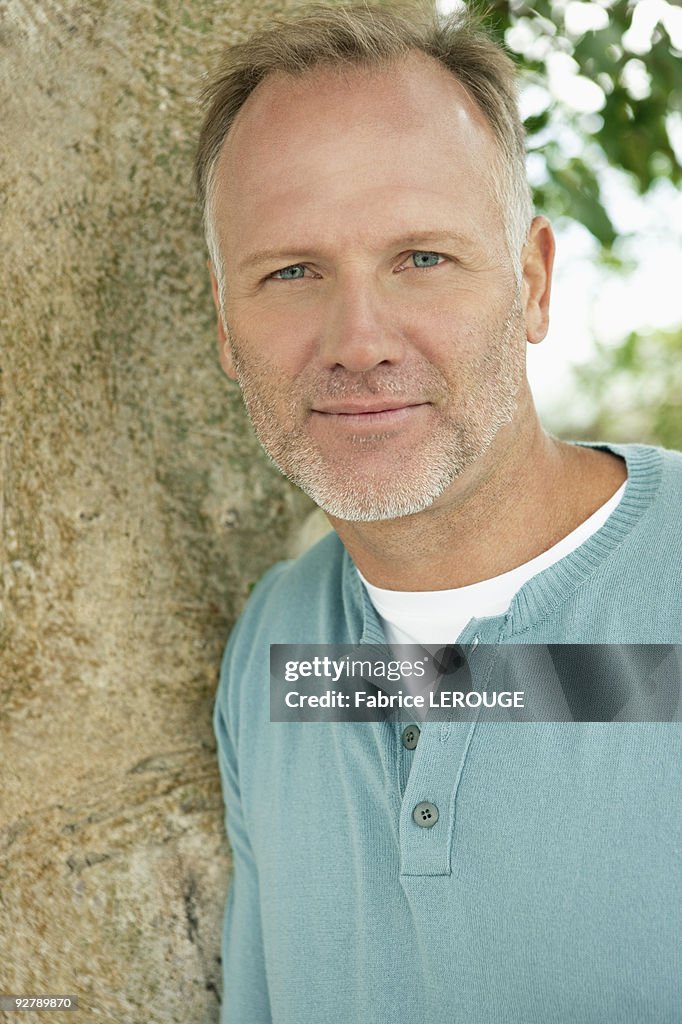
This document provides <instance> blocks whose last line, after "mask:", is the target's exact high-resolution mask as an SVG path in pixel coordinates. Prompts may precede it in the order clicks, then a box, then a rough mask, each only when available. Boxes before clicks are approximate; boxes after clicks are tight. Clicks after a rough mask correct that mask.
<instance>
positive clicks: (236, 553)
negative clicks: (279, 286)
mask: <svg viewBox="0 0 682 1024" xmlns="http://www.w3.org/2000/svg"><path fill="white" fill-rule="evenodd" d="M276 6H277V8H281V7H282V6H284V5H283V4H281V3H280V4H278V5H276ZM274 9H275V5H270V4H268V3H264V2H262V0H259V2H258V3H256V4H255V5H254V4H252V3H251V2H247V0H233V2H230V3H225V2H224V0H194V2H186V3H183V4H170V3H168V2H165V0H127V2H126V3H109V2H107V0H87V2H78V0H5V4H4V6H3V7H2V8H0V13H1V17H2V24H1V29H0V32H1V35H0V77H1V89H2V94H1V97H0V99H1V103H2V108H1V109H2V113H1V115H0V117H1V120H2V143H1V144H0V160H2V182H1V183H0V204H1V206H0V215H1V218H2V220H1V223H2V244H1V245H0V274H1V279H2V289H0V293H1V297H0V303H1V307H2V308H1V310H0V313H1V317H2V321H1V326H2V346H1V350H0V355H1V359H0V365H1V369H2V376H1V378H0V382H1V387H2V396H1V397H2V427H1V432H0V481H1V485H0V521H1V523H2V530H1V538H0V544H1V548H0V562H1V566H2V572H3V594H2V618H1V620H0V630H1V632H0V645H1V648H0V993H18V994H39V993H43V992H47V993H62V994H64V993H74V994H77V995H78V996H79V999H80V1006H81V1009H80V1010H79V1011H78V1012H77V1013H72V1014H71V1015H69V1017H68V1020H69V1021H72V1022H73V1024H77V1022H84V1024H85V1022H87V1024H90V1022H96V1021H117V1022H133V1024H154V1022H157V1021H158V1022H164V1024H165V1022H172V1021H177V1022H182V1024H189V1022H192V1024H200V1022H213V1021H216V1020H217V1016H218V1009H217V1007H218V991H219V985H220V969H219V959H218V957H219V932H220V921H221V917H222V909H223V901H224V897H225V892H226V889H227V885H228V879H229V853H228V848H227V843H226V841H225V839H224V835H223V814H222V805H221V796H220V788H219V778H218V773H217V766H216V762H215V749H214V741H213V735H212V729H211V707H212V700H213V694H214V690H215V685H216V681H217V672H218V665H219V660H220V654H221V650H222V647H223V644H224V640H225V637H226V635H227V632H228V629H229V626H230V624H231V622H232V621H233V619H234V616H235V614H236V613H237V612H238V611H239V609H240V607H241V605H242V603H243V601H244V599H245V597H246V595H247V593H248V590H249V587H250V585H251V584H252V582H253V581H254V580H255V579H257V578H258V577H259V576H260V575H261V573H262V572H263V571H264V569H265V568H266V567H267V566H268V565H270V564H272V563H273V562H274V561H276V560H277V559H278V558H280V557H282V556H283V555H285V554H287V552H288V550H290V549H291V547H292V545H295V544H296V543H297V541H296V536H295V531H296V529H297V524H299V523H300V522H301V521H302V518H303V517H304V516H305V515H306V513H307V512H308V511H309V509H310V506H309V504H308V502H307V500H306V499H304V498H303V497H302V496H301V495H300V494H298V492H295V491H294V490H293V489H292V488H290V487H289V485H287V484H286V483H285V481H283V479H282V478H281V477H280V476H279V474H278V473H277V471H276V470H275V469H274V468H272V467H271V466H270V465H269V463H268V462H267V460H266V459H265V456H264V455H263V454H262V453H261V452H260V449H259V448H258V446H257V444H256V442H255V441H254V439H253V437H252V435H251V433H250V431H249V430H248V428H247V425H246V420H245V417H244V415H243V412H242V408H241V402H240V400H239V397H238V394H237V393H236V392H235V391H234V389H233V386H232V385H230V384H229V383H228V382H227V381H226V380H225V378H224V377H223V375H222V373H221V371H220V368H219V365H218V360H217V352H216V345H215V327H214V320H213V313H212V303H211V299H210V291H209V288H208V281H207V275H206V268H205V259H206V257H205V252H204V247H203V240H202V238H201V233H200V228H199V217H198V214H197V212H196V210H195V209H194V200H193V194H192V190H191V161H192V156H193V147H194V142H195V138H196V132H197V128H198V124H199V112H198V103H197V97H198V92H199V88H200V85H201V76H202V74H203V73H204V72H205V71H206V70H207V68H208V67H209V66H210V65H211V63H212V61H213V59H214V57H215V54H216V52H217V50H218V48H219V46H220V41H221V40H224V41H225V40H231V39H234V38H236V37H237V35H242V34H243V33H244V32H246V31H248V30H249V29H250V28H252V27H254V26H255V25H256V24H259V23H262V22H263V21H264V20H265V19H267V18H268V16H269V15H270V14H271V13H272V12H273V10H274ZM0 1019H7V1020H14V1019H18V1018H16V1017H15V1016H14V1015H12V1014H7V1015H4V1016H3V1014H2V1013H0ZM21 1019H23V1015H22V1017H21ZM39 1019H43V1018H42V1016H41V1017H40V1018H39ZM245 1024H248V1022H245Z"/></svg>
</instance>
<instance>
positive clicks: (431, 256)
mask: <svg viewBox="0 0 682 1024" xmlns="http://www.w3.org/2000/svg"><path fill="white" fill-rule="evenodd" d="M410 259H411V260H412V261H413V265H414V266H415V267H418V268H419V269H422V268H426V267H436V266H438V261H439V260H441V259H443V257H442V256H441V254H440V253H439V252H412V253H410Z"/></svg>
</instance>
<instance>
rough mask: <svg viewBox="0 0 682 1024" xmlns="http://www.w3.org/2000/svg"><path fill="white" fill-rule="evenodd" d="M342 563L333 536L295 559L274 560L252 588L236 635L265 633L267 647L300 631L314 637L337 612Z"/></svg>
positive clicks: (293, 638)
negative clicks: (323, 622) (319, 626)
mask: <svg viewBox="0 0 682 1024" xmlns="http://www.w3.org/2000/svg"><path fill="white" fill-rule="evenodd" d="M344 562H345V549H344V547H343V545H342V543H341V541H340V540H339V538H338V536H337V535H336V533H333V532H331V533H328V534H326V535H325V536H324V537H322V538H321V540H319V541H318V542H317V543H316V544H314V545H313V547H311V548H310V549H309V550H308V551H306V552H304V553H303V554H302V555H300V556H299V557H298V558H295V559H289V560H286V561H282V562H277V563H276V564H275V565H273V566H272V568H271V569H269V570H268V572H266V573H265V575H264V576H263V577H262V578H261V579H260V580H259V582H258V583H257V584H256V586H255V587H254V589H253V591H252V593H251V595H250V597H249V599H248V601H247V603H246V606H245V607H244V610H243V612H242V614H241V616H240V617H239V621H238V623H237V626H236V627H235V631H236V630H237V629H238V630H239V631H240V632H242V633H244V632H245V633H247V634H249V635H251V636H253V635H254V634H255V633H256V632H257V631H262V630H263V629H265V630H266V631H267V633H268V636H269V638H270V639H269V642H270V643H294V642H296V638H297V636H298V635H299V634H300V633H301V629H303V633H304V635H306V634H307V635H309V634H310V632H312V633H314V632H315V629H314V626H315V625H316V624H318V623H319V622H320V620H329V619H333V618H334V617H335V616H338V615H339V613H340V609H341V603H342V602H341V591H342V585H343V584H342V581H343V576H344V571H347V567H345V566H344Z"/></svg>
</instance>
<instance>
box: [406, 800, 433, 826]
mask: <svg viewBox="0 0 682 1024" xmlns="http://www.w3.org/2000/svg"><path fill="white" fill-rule="evenodd" d="M412 817H413V819H414V821H415V822H416V823H417V825H419V827H420V828H432V827H433V826H434V825H435V824H436V822H437V821H438V808H437V807H436V805H435V804H430V803H428V802H427V801H423V802H422V803H421V804H417V806H416V807H415V809H414V810H413V811H412Z"/></svg>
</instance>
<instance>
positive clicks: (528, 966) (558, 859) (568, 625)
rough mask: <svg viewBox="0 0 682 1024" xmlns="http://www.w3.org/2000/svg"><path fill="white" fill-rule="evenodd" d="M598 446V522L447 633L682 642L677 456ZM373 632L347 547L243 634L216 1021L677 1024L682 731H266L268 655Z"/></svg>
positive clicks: (277, 597)
mask: <svg viewBox="0 0 682 1024" xmlns="http://www.w3.org/2000/svg"><path fill="white" fill-rule="evenodd" d="M602 447H608V448H610V449H611V450H612V451H615V452H616V453H618V454H620V455H622V456H624V457H625V458H626V460H627V464H628V475H629V479H628V484H627V488H626V491H625V494H624V496H623V499H622V501H621V503H620V505H619V506H618V508H617V509H616V511H615V512H614V513H613V514H612V515H611V516H610V518H609V519H608V520H607V522H606V523H605V524H604V526H603V527H602V528H601V529H600V530H599V531H598V532H597V533H596V534H594V535H593V536H592V537H590V538H589V539H588V540H587V541H586V542H585V543H584V544H583V545H582V546H581V547H579V548H578V549H577V550H575V551H574V552H572V553H571V554H570V555H568V556H567V557H565V558H564V559H562V560H561V561H559V562H558V563H556V564H554V565H552V566H550V567H549V568H548V569H546V570H545V571H543V572H542V573H540V574H539V575H537V576H535V577H534V578H533V579H531V580H530V581H528V582H527V583H526V584H525V585H524V586H523V587H522V589H521V590H520V591H519V593H518V594H517V595H516V597H515V598H514V600H513V602H512V605H511V607H510V609H509V611H508V612H507V613H506V614H505V615H501V616H498V617H494V618H486V619H480V620H473V621H471V622H470V623H469V625H468V626H467V627H466V629H465V630H464V632H463V633H462V634H461V636H460V637H459V638H456V637H447V638H444V642H454V641H455V640H459V642H460V643H462V644H469V643H471V642H472V641H473V640H474V638H476V637H478V638H479V640H480V641H481V642H482V643H484V644H491V643H515V642H517V643H518V642H523V643H587V642H594V643H610V642H614V643H631V642H632V643H681V642H682V615H681V614H680V611H681V607H680V606H681V601H680V584H681V576H682V572H681V568H680V566H681V558H680V555H681V552H682V530H681V529H680V509H681V508H682V455H681V454H679V453H675V452H670V451H665V450H662V449H656V448H651V447H647V446H642V445H623V446H618V445H609V446H602ZM383 640H384V637H383V633H382V632H381V627H380V625H379V621H378V619H377V616H376V613H375V612H374V609H373V607H372V605H371V603H370V602H369V599H368V598H367V596H366V592H365V590H364V588H363V586H362V584H361V582H360V580H359V578H358V575H357V571H356V570H355V567H354V566H353V563H352V562H351V560H350V558H349V557H348V555H347V553H346V552H345V550H344V548H343V547H342V545H341V543H340V541H339V540H338V538H337V537H336V535H335V534H331V535H329V536H328V537H325V538H324V539H323V540H322V541H321V542H320V543H319V544H317V545H316V546H315V547H314V548H313V549H312V550H311V551H309V552H308V553H306V554H305V555H304V556H303V557H301V558H300V559H298V560H297V561H295V562H293V563H283V564H280V565H277V566H275V567H274V568H273V569H272V570H271V571H270V572H269V573H268V574H267V575H266V576H265V577H264V578H263V580H262V581H261V582H260V584H259V585H258V586H257V588H256V589H255V591H254V593H253V595H252V596H251V599H250V600H249V602H248V604H247V607H246V609H245V611H244V613H243V615H242V617H241V619H240V621H239V623H238V625H237V627H236V628H235V630H234V632H233V633H232V636H231V638H230V642H229V644H228V647H227V650H226V652H225V657H224V660H223V667H222V673H221V681H220V686H219V690H218V694H217V699H216V707H215V718H214V724H215V729H216V735H217V739H218V752H219V763H220V770H221V775H222V780H223V790H224V796H225V803H226V807H227V829H228V833H229V838H230V841H231V844H232V849H233V856H234V879H233V882H232V886H231V888H230V893H229V898H228V904H227V910H226V915H225V930H224V942H223V970H224V988H225V991H224V1001H223V1010H222V1018H221V1020H222V1022H223V1024H226V1022H230V1024H266V1022H268V1024H269V1022H273V1024H341V1022H345V1021H347V1022H349V1024H413V1022H414V1021H422V1022H426V1024H606V1022H618V1024H673V1022H675V1024H679V1022H680V1021H682V786H681V785H680V782H681V776H680V767H681V765H682V725H680V724H679V723H661V724H659V723H646V724H640V723H605V724H604V723H599V724H594V723H565V722H564V723H536V724H532V723H530V724H518V723H478V724H477V723H448V722H442V723H436V722H432V723H424V724H423V725H422V727H421V735H420V736H419V740H418V743H417V746H416V748H415V749H412V750H409V749H406V747H405V746H404V745H403V743H402V742H401V734H402V730H403V729H404V727H405V723H395V722H378V723H365V722H362V723H350V722H335V723H295V722H287V723H271V722H270V721H269V645H270V644H271V643H327V642H329V643H358V642H369V643H382V642H383ZM422 801H428V802H430V803H432V804H434V805H435V806H436V807H437V808H438V811H439V817H438V821H437V823H436V824H435V825H434V826H433V827H432V828H421V827H419V826H418V825H417V824H415V822H414V820H413V817H412V812H413V809H414V808H415V806H416V805H417V804H418V803H420V802H422Z"/></svg>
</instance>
